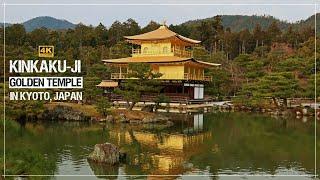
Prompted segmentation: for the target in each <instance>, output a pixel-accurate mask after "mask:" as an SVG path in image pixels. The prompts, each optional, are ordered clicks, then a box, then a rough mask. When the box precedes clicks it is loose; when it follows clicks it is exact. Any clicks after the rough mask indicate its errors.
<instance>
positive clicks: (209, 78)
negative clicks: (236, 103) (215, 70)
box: [184, 73, 212, 82]
mask: <svg viewBox="0 0 320 180" xmlns="http://www.w3.org/2000/svg"><path fill="white" fill-rule="evenodd" d="M184 80H197V81H209V82H210V81H212V76H197V75H194V74H190V73H184Z"/></svg>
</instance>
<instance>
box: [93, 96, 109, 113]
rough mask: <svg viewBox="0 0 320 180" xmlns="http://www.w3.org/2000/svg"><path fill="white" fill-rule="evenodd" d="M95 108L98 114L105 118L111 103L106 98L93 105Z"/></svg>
mask: <svg viewBox="0 0 320 180" xmlns="http://www.w3.org/2000/svg"><path fill="white" fill-rule="evenodd" d="M95 107H96V109H97V111H98V112H99V113H100V114H102V115H103V116H106V115H107V112H108V109H109V108H110V107H111V103H110V102H109V101H108V100H107V99H106V98H100V99H99V100H97V102H96V103H95Z"/></svg>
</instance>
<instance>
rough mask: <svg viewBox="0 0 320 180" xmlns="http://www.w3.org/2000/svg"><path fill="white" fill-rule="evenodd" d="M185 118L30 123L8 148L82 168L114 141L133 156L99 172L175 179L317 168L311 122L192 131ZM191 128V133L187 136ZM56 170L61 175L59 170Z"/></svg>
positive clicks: (220, 121)
mask: <svg viewBox="0 0 320 180" xmlns="http://www.w3.org/2000/svg"><path fill="white" fill-rule="evenodd" d="M185 117H186V116H184V121H180V119H179V120H177V121H174V124H175V125H174V126H171V127H164V126H161V127H159V126H156V125H148V126H147V125H143V126H142V127H141V126H140V125H139V126H131V125H127V124H126V125H123V124H105V125H100V124H86V123H69V122H68V123H59V122H53V123H31V124H28V123H27V124H26V125H25V130H21V129H20V135H19V133H15V134H14V135H12V136H11V137H10V135H9V136H8V137H7V138H11V139H10V141H9V140H7V142H8V144H7V147H8V148H11V149H13V150H14V149H16V147H22V146H23V147H25V149H31V150H32V151H33V152H38V153H40V154H47V155H46V156H47V157H48V159H49V160H50V161H54V162H60V163H61V162H62V161H64V160H65V158H68V159H70V161H72V162H79V163H80V164H78V165H77V166H81V165H82V166H83V165H84V164H82V163H83V162H82V161H79V160H81V159H84V158H86V155H87V154H88V153H90V152H91V150H92V149H93V147H94V145H95V144H97V143H103V142H111V143H114V144H116V145H118V146H119V147H121V148H122V149H124V150H125V151H126V152H127V153H128V162H127V163H126V164H121V165H120V166H115V167H112V168H106V167H103V166H99V165H91V164H90V167H91V169H92V170H93V171H94V173H95V174H117V173H125V174H172V175H175V174H184V173H187V174H188V173H191V172H192V171H197V172H203V173H210V174H219V173H221V171H224V170H226V169H229V170H230V172H229V173H232V172H239V171H241V170H242V171H247V172H252V173H254V172H257V173H259V172H266V173H277V172H278V171H279V167H284V168H296V169H297V168H299V167H304V168H305V169H307V171H308V172H311V171H312V170H313V165H314V164H313V163H314V159H313V158H314V157H313V153H314V152H313V150H314V139H313V130H314V126H313V123H312V122H311V121H310V123H309V122H307V123H302V122H301V121H296V120H291V119H281V118H280V119H272V118H270V117H266V116H261V115H249V114H241V113H218V114H205V115H204V120H203V124H202V126H203V129H202V130H199V129H196V130H194V131H190V129H192V128H194V119H193V117H190V116H188V117H187V118H185ZM186 129H189V131H187V133H186V131H185V130H186ZM17 132H19V131H17ZM184 132H185V133H184ZM10 142H14V143H10ZM319 149H320V147H319ZM66 155H68V156H66ZM85 162H86V161H85ZM58 164H59V163H58ZM119 168H120V169H121V168H122V169H123V171H120V170H119ZM52 170H53V171H56V170H57V167H55V168H52ZM284 170H285V169H284ZM302 171H304V172H307V171H305V170H302Z"/></svg>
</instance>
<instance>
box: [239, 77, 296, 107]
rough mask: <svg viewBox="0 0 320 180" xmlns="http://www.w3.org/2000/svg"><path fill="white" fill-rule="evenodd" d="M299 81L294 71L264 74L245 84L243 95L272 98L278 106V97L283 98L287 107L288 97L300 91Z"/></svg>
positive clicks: (253, 97)
mask: <svg viewBox="0 0 320 180" xmlns="http://www.w3.org/2000/svg"><path fill="white" fill-rule="evenodd" d="M298 88H299V85H298V81H297V80H296V79H295V77H294V75H293V73H290V72H289V73H288V72H282V73H270V74H268V75H265V76H263V77H262V78H260V79H259V80H258V81H257V82H255V83H253V84H250V85H248V86H245V87H244V89H243V90H242V95H246V96H247V97H246V98H251V99H252V100H257V99H263V98H272V100H273V103H274V104H275V105H276V106H277V107H278V103H277V99H279V98H280V99H283V105H284V107H285V108H286V107H287V99H288V98H290V97H294V96H295V95H296V94H297V92H298Z"/></svg>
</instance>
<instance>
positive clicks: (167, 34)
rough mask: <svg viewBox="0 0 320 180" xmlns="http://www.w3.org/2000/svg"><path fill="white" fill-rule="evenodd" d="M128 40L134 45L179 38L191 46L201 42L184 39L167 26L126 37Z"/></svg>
mask: <svg viewBox="0 0 320 180" xmlns="http://www.w3.org/2000/svg"><path fill="white" fill-rule="evenodd" d="M124 38H126V39H127V40H129V41H131V42H133V43H134V41H147V40H163V39H169V38H178V39H179V40H181V41H184V42H186V43H190V44H198V43H200V42H201V41H198V40H194V39H190V38H187V37H184V36H182V35H179V34H177V33H175V32H173V31H171V30H170V29H169V28H168V27H167V26H165V25H162V26H160V27H159V28H158V29H156V30H154V31H150V32H147V33H143V34H139V35H135V36H124Z"/></svg>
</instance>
